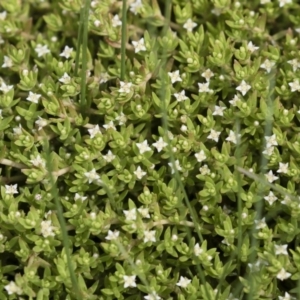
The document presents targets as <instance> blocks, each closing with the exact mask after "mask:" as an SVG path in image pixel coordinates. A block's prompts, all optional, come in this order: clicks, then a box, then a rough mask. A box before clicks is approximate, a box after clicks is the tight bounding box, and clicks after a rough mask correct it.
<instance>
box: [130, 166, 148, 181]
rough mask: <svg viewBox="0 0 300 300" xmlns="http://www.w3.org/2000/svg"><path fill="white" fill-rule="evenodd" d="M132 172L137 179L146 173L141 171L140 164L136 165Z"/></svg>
mask: <svg viewBox="0 0 300 300" xmlns="http://www.w3.org/2000/svg"><path fill="white" fill-rule="evenodd" d="M133 173H134V175H135V176H136V177H137V179H139V180H141V179H142V178H143V177H144V176H145V175H146V174H147V172H145V171H143V170H142V169H141V167H140V166H138V167H137V169H136V170H135V171H134V172H133Z"/></svg>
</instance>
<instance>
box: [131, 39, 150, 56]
mask: <svg viewBox="0 0 300 300" xmlns="http://www.w3.org/2000/svg"><path fill="white" fill-rule="evenodd" d="M132 45H133V47H134V52H135V53H138V52H140V51H146V50H147V49H146V46H145V41H144V38H141V39H140V40H139V41H137V42H136V41H132Z"/></svg>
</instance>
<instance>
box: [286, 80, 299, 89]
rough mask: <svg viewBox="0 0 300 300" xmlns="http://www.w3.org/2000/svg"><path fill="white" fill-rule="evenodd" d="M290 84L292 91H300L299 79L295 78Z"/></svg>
mask: <svg viewBox="0 0 300 300" xmlns="http://www.w3.org/2000/svg"><path fill="white" fill-rule="evenodd" d="M289 86H290V87H291V91H292V92H296V91H300V83H299V79H294V81H293V82H290V83H289Z"/></svg>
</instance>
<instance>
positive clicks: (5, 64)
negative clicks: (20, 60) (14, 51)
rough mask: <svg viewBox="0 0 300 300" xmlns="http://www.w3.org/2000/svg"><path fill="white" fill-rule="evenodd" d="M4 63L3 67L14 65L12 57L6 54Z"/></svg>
mask: <svg viewBox="0 0 300 300" xmlns="http://www.w3.org/2000/svg"><path fill="white" fill-rule="evenodd" d="M3 58H4V63H3V65H2V68H10V67H12V66H13V61H12V60H11V58H10V57H8V56H6V55H4V57H3Z"/></svg>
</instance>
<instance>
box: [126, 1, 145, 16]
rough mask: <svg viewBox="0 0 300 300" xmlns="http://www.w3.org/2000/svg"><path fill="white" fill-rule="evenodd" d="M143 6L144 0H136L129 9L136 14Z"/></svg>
mask: <svg viewBox="0 0 300 300" xmlns="http://www.w3.org/2000/svg"><path fill="white" fill-rule="evenodd" d="M142 7H143V4H142V0H136V1H135V2H133V3H131V4H130V8H129V10H130V11H131V12H132V13H134V14H135V15H136V14H137V13H138V12H139V10H140V8H142Z"/></svg>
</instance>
